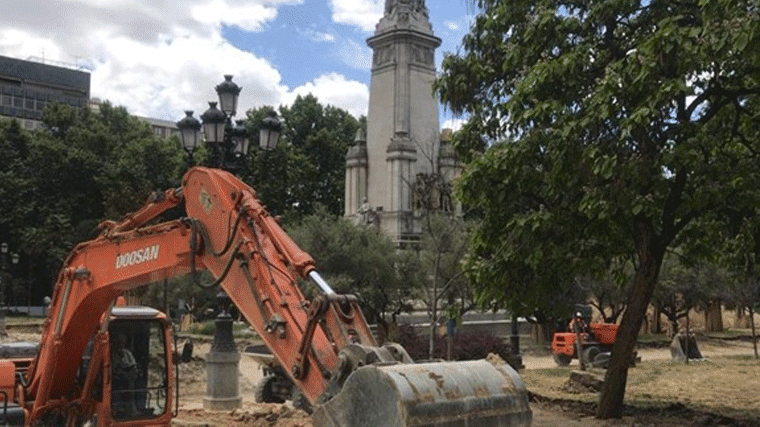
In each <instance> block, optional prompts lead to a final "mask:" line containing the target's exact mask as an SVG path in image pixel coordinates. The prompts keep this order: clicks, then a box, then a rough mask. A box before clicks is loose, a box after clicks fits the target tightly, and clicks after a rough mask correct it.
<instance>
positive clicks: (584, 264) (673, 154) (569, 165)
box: [436, 0, 760, 418]
mask: <svg viewBox="0 0 760 427" xmlns="http://www.w3.org/2000/svg"><path fill="white" fill-rule="evenodd" d="M475 3H476V4H477V6H478V7H479V8H480V10H481V11H480V13H479V14H478V16H477V17H476V18H475V20H474V23H473V25H472V27H471V31H470V33H469V34H468V35H466V36H465V38H464V40H463V43H462V51H461V52H460V53H459V54H457V55H447V56H446V57H445V58H444V62H443V72H442V75H441V76H440V78H439V79H438V80H437V82H436V90H437V91H438V93H439V95H440V96H441V98H442V99H443V101H444V102H445V103H446V104H447V105H448V106H449V107H450V108H451V109H452V110H453V111H454V112H455V113H466V114H468V115H469V118H468V121H467V123H466V124H465V125H464V127H463V129H462V130H461V131H460V132H458V133H457V134H455V138H454V143H455V145H456V146H457V148H458V149H459V150H460V152H461V153H462V154H463V156H464V158H465V159H467V160H472V162H471V164H470V165H469V169H468V171H467V172H466V173H465V175H464V177H463V180H462V182H461V186H460V196H461V197H462V199H463V202H464V203H465V204H467V205H470V206H472V207H475V208H478V209H479V210H480V211H481V212H483V217H484V218H483V219H484V221H483V226H482V227H481V228H480V229H479V230H477V231H476V232H475V233H474V234H473V236H474V240H473V246H472V250H471V253H470V263H471V265H472V266H473V268H475V270H476V271H477V273H476V274H475V282H476V285H477V286H479V287H481V288H485V289H499V290H500V291H501V292H503V293H504V295H505V296H504V298H505V299H507V300H509V301H511V302H513V303H515V304H517V302H518V301H521V300H523V301H524V300H527V301H529V302H530V303H536V304H540V303H541V302H545V301H551V300H552V298H551V297H552V295H557V293H559V292H561V291H562V290H563V289H564V288H566V287H567V286H570V283H571V282H570V279H571V278H572V277H575V276H577V275H579V274H580V273H586V274H588V273H594V272H601V271H604V270H605V269H606V267H607V265H608V264H609V263H610V262H611V261H613V260H616V259H620V258H624V257H626V256H627V255H630V254H632V255H633V260H634V265H635V271H634V278H633V281H632V286H631V293H630V295H629V300H628V309H627V311H626V312H625V314H624V316H623V319H622V321H621V326H620V328H621V333H620V334H619V335H618V336H621V337H622V338H621V339H620V340H619V341H618V342H617V343H616V350H615V351H613V359H612V361H611V368H610V369H609V370H608V371H607V381H605V388H604V390H603V391H602V395H601V400H600V406H599V413H598V415H599V416H600V417H603V418H606V417H610V416H619V415H620V413H621V411H622V396H623V393H624V389H625V381H626V372H627V357H629V356H630V354H631V352H632V351H633V347H634V345H635V339H636V335H637V333H638V329H639V327H640V325H641V323H642V320H643V316H644V312H645V310H646V307H647V305H648V304H649V301H650V299H651V296H652V291H653V289H654V287H655V284H656V283H657V278H658V273H659V270H660V266H661V264H662V260H663V257H664V254H665V251H666V249H667V248H668V247H669V246H672V245H674V244H678V243H680V242H679V239H686V238H689V239H700V237H701V236H700V234H699V233H698V231H695V230H694V229H693V228H692V227H693V225H694V223H695V220H696V219H700V218H702V217H704V216H706V215H708V214H710V213H714V212H720V211H725V210H727V208H728V207H731V208H733V209H737V208H742V207H746V208H747V209H750V210H752V211H756V206H755V205H756V201H757V200H758V198H760V193H758V188H760V186H759V184H760V176H759V175H758V167H757V165H758V149H760V144H759V142H760V138H758V137H759V135H758V131H759V130H760V126H758V125H760V123H758V121H759V119H760V105H759V101H760V99H758V95H760V51H759V50H758V49H757V48H756V46H757V45H758V42H760V31H758V30H760V19H759V18H758V9H759V8H760V3H758V2H757V0H743V1H742V0H721V1H708V0H700V1H683V2H672V1H660V0H655V1H652V0H647V1H634V0H613V1H603V0H565V1H557V0H531V1H525V0H518V1H506V0H478V1H476V2H475ZM481 152H484V153H483V154H482V155H477V154H476V153H481ZM499 279H501V280H499ZM505 282H506V283H505ZM505 288H506V289H505ZM493 292H497V291H493ZM549 308H550V307H549Z"/></svg>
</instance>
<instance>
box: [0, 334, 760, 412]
mask: <svg viewBox="0 0 760 427" xmlns="http://www.w3.org/2000/svg"><path fill="white" fill-rule="evenodd" d="M9 332H10V334H9V336H8V337H7V338H4V339H3V341H19V340H26V341H34V340H38V339H39V335H38V334H37V333H35V332H34V331H28V330H26V331H25V330H20V329H19V330H16V329H12V330H10V331H9ZM254 343H255V342H253V341H245V340H242V342H241V340H238V345H239V347H240V348H243V347H244V346H246V345H248V344H254ZM180 344H182V342H180ZM209 349H210V343H209V342H208V341H204V340H200V341H199V340H196V342H195V344H194V352H193V354H194V357H193V360H192V361H191V362H190V363H184V364H181V365H180V368H179V369H180V407H179V415H178V417H177V418H176V419H175V421H174V423H173V425H175V426H183V427H199V426H225V427H238V426H239V427H242V426H247V427H257V426H282V427H307V426H312V423H311V420H310V418H309V417H308V415H307V414H306V413H304V412H302V411H300V410H296V409H294V408H293V407H292V405H290V403H289V402H287V403H285V404H259V403H256V402H255V400H254V390H255V387H256V383H257V382H258V381H259V379H261V377H262V370H261V367H260V366H259V365H258V364H257V363H256V362H255V361H253V360H252V359H251V358H249V357H246V356H242V357H241V359H240V378H239V379H240V395H241V397H242V401H243V404H242V408H240V409H237V410H234V411H221V412H210V411H206V410H204V408H203V398H204V396H205V395H206V381H205V379H206V369H205V361H204V359H203V358H204V356H205V354H207V353H208V351H209ZM699 349H700V351H701V352H702V355H703V356H704V359H703V360H698V361H690V363H689V364H684V363H683V362H674V361H671V357H670V350H669V349H668V348H667V347H662V346H659V347H657V346H655V347H649V346H648V347H643V348H639V350H638V351H639V355H640V356H641V358H642V361H641V363H639V364H638V365H637V366H636V367H633V368H631V369H630V370H629V375H628V383H627V388H626V397H625V402H626V407H625V411H624V413H625V415H624V417H623V418H622V419H619V420H607V421H602V420H597V419H596V418H595V417H594V413H595V409H596V402H597V400H598V393H596V392H593V391H590V390H583V389H580V390H579V389H578V388H577V387H568V386H567V379H568V376H569V374H570V372H571V371H572V370H573V369H577V368H578V366H577V361H573V363H571V365H570V366H569V367H565V368H560V367H557V366H556V364H555V363H554V361H553V360H552V357H551V355H550V354H549V353H548V352H547V351H540V350H539V351H535V350H534V351H532V352H529V353H527V354H524V355H523V362H524V364H525V369H523V370H521V371H520V375H521V377H522V378H523V380H524V381H525V384H526V386H527V389H528V390H529V392H530V395H531V409H532V410H533V424H532V425H533V426H534V427H549V426H561V427H608V426H626V427H634V426H636V427H645V426H656V427H676V426H678V427H688V426H694V427H698V426H699V427H702V426H704V427H707V426H739V427H742V426H757V425H760V394H758V393H757V390H760V361H758V360H756V359H755V358H754V356H753V348H752V345H751V344H750V343H749V342H748V341H747V340H746V339H744V340H743V339H700V340H699ZM592 372H593V373H595V374H597V375H598V376H600V377H603V375H604V371H602V370H592Z"/></svg>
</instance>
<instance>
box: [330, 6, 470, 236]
mask: <svg viewBox="0 0 760 427" xmlns="http://www.w3.org/2000/svg"><path fill="white" fill-rule="evenodd" d="M367 44H368V45H369V47H370V48H372V51H373V63H372V75H371V79H370V95H369V109H368V114H367V131H366V136H365V135H364V133H361V134H359V135H357V139H356V142H355V145H354V146H353V147H352V148H351V149H350V150H349V152H348V154H347V157H346V192H345V215H346V216H348V217H354V218H356V219H357V222H359V223H374V224H375V225H377V226H378V227H379V228H380V229H382V230H383V231H384V232H386V233H387V234H388V235H389V236H391V238H392V239H394V240H395V241H396V242H397V243H398V244H399V245H400V246H403V245H404V244H406V243H409V242H413V241H415V240H417V239H418V238H419V235H420V233H421V229H420V224H419V218H420V215H421V212H420V211H421V209H422V208H423V207H424V206H423V205H427V201H423V200H421V197H430V195H429V194H428V195H427V196H425V195H423V194H422V192H421V189H422V187H424V185H423V183H422V182H423V181H427V182H432V181H431V180H435V181H440V180H441V178H442V177H444V176H445V177H447V178H446V179H447V180H449V179H453V178H452V177H453V176H455V175H457V171H458V164H457V162H456V161H455V158H452V157H451V154H453V151H452V150H451V149H450V147H448V146H447V147H444V149H443V150H442V149H441V135H440V131H439V122H438V101H437V99H436V98H435V96H434V95H433V90H432V85H433V81H434V80H435V77H436V68H435V49H436V48H438V46H440V45H441V39H440V38H438V37H436V36H435V35H434V34H433V28H432V25H431V24H430V20H429V16H428V9H427V7H426V6H425V1H424V0H386V2H385V13H384V15H383V17H382V18H381V19H380V22H379V23H378V24H377V26H376V27H375V33H374V35H373V36H372V37H370V38H369V39H367ZM447 136H448V135H447ZM442 154H443V156H442ZM448 182H450V181H448ZM439 184H442V185H437V186H438V187H442V186H445V185H447V184H446V183H440V182H439ZM439 190H440V189H438V190H435V191H439ZM441 198H442V199H445V196H443V195H442V196H441ZM441 203H445V200H442V201H441ZM438 207H439V208H445V207H446V206H443V205H440V206H438Z"/></svg>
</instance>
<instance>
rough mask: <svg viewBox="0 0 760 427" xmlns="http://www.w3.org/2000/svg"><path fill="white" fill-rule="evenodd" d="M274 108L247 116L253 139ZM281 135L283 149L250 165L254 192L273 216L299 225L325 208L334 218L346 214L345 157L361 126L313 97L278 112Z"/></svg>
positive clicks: (264, 154) (256, 157)
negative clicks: (256, 192) (274, 214)
mask: <svg viewBox="0 0 760 427" xmlns="http://www.w3.org/2000/svg"><path fill="white" fill-rule="evenodd" d="M271 110H272V108H271V107H262V108H260V109H252V110H249V111H248V113H247V116H248V126H249V131H250V132H251V134H253V135H256V136H255V137H254V141H252V144H257V141H256V139H257V138H258V132H259V129H258V125H257V123H261V121H262V119H263V118H264V117H266V114H267V113H268V112H269V111H271ZM279 111H280V115H281V116H282V121H283V130H282V135H281V137H280V139H281V140H280V144H279V146H278V147H279V148H277V149H276V150H274V151H273V152H257V153H256V154H255V155H254V156H253V157H254V159H253V161H252V168H251V170H252V174H251V180H252V183H253V187H254V188H256V189H257V190H259V191H260V192H261V193H262V194H261V196H262V200H263V201H264V202H265V203H266V204H267V206H269V207H270V208H271V210H272V211H273V212H275V213H276V214H279V215H283V216H284V217H285V218H286V219H288V220H291V219H294V220H297V219H299V218H302V217H304V216H306V215H310V214H312V213H314V212H315V208H316V206H317V205H322V206H324V207H325V208H326V209H327V211H328V212H330V213H332V214H333V215H339V214H341V213H342V211H343V197H344V191H345V188H344V185H345V184H344V181H345V176H346V152H347V151H348V148H349V147H350V146H351V144H353V141H354V137H355V135H356V131H357V129H358V128H359V122H358V121H357V120H356V119H355V118H354V117H353V116H351V115H350V114H349V113H348V112H347V111H345V110H343V109H340V108H337V107H333V106H331V105H327V106H323V105H322V104H320V103H319V101H318V99H317V98H316V97H315V96H313V95H311V94H310V95H306V96H300V95H299V96H298V97H297V98H296V100H295V101H294V102H293V104H292V105H291V106H290V107H284V106H281V107H280V108H279Z"/></svg>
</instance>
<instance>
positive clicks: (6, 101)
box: [2, 95, 13, 107]
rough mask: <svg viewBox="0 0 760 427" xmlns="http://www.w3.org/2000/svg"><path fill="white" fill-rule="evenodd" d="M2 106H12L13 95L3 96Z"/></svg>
mask: <svg viewBox="0 0 760 427" xmlns="http://www.w3.org/2000/svg"><path fill="white" fill-rule="evenodd" d="M2 101H3V106H5V107H10V106H11V105H13V95H3V99H2Z"/></svg>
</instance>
